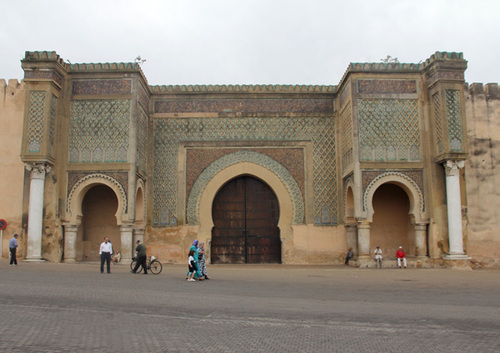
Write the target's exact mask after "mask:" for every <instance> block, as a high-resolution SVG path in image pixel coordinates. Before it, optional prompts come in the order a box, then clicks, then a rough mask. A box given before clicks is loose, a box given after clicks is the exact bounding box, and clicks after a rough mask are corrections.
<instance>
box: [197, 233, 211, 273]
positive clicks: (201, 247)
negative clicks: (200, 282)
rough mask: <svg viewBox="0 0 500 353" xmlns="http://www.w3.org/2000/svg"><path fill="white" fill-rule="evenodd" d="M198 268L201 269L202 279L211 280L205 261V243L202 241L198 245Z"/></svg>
mask: <svg viewBox="0 0 500 353" xmlns="http://www.w3.org/2000/svg"><path fill="white" fill-rule="evenodd" d="M198 267H199V268H200V272H201V277H204V278H205V279H210V278H209V277H208V273H207V263H206V261H205V243H204V242H202V241H200V243H199V244H198ZM201 277H200V278H201Z"/></svg>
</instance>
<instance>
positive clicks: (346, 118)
mask: <svg viewBox="0 0 500 353" xmlns="http://www.w3.org/2000/svg"><path fill="white" fill-rule="evenodd" d="M340 145H341V149H342V170H343V171H344V170H346V169H347V168H348V167H349V166H350V165H351V164H352V163H353V155H352V153H353V152H352V150H353V137H352V109H351V106H350V105H348V106H346V107H345V109H344V110H343V111H342V113H341V114H340Z"/></svg>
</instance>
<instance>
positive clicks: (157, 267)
mask: <svg viewBox="0 0 500 353" xmlns="http://www.w3.org/2000/svg"><path fill="white" fill-rule="evenodd" d="M162 269H163V266H162V264H161V262H160V261H158V260H153V261H151V267H150V268H149V270H150V271H151V273H152V274H154V275H158V274H160V272H161V270H162Z"/></svg>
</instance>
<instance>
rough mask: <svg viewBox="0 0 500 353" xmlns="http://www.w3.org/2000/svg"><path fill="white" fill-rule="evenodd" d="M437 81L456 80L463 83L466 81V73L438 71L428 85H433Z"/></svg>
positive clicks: (431, 77) (428, 81)
mask: <svg viewBox="0 0 500 353" xmlns="http://www.w3.org/2000/svg"><path fill="white" fill-rule="evenodd" d="M437 80H456V81H463V80H464V72H463V71H436V72H435V73H433V74H432V75H431V76H430V77H429V79H428V80H427V84H428V85H431V84H433V83H434V82H435V81H437Z"/></svg>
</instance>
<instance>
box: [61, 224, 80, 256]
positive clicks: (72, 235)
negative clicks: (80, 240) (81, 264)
mask: <svg viewBox="0 0 500 353" xmlns="http://www.w3.org/2000/svg"><path fill="white" fill-rule="evenodd" d="M77 232H78V226H76V225H71V224H65V225H64V259H63V261H64V262H76V235H77Z"/></svg>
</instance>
